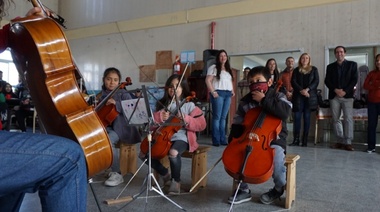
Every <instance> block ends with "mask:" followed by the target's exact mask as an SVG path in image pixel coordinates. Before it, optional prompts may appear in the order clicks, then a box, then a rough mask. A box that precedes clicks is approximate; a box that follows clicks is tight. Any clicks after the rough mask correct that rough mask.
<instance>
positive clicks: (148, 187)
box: [106, 85, 186, 211]
mask: <svg viewBox="0 0 380 212" xmlns="http://www.w3.org/2000/svg"><path fill="white" fill-rule="evenodd" d="M142 93H143V96H144V102H145V106H146V112H147V123H148V124H147V126H146V129H147V131H148V135H147V138H148V158H147V159H145V160H144V161H143V163H142V164H141V166H140V167H139V168H138V170H137V171H136V173H135V174H134V175H133V176H132V178H131V179H130V180H129V182H128V183H127V185H126V186H125V187H124V188H123V190H122V191H121V192H120V194H119V195H118V196H117V197H116V199H115V200H108V201H106V203H107V204H112V203H119V202H123V201H133V200H135V199H137V197H138V196H140V195H141V194H142V193H143V192H144V190H143V189H141V190H140V192H139V193H137V194H135V195H133V196H128V197H126V198H122V199H119V197H120V195H121V194H122V193H123V192H124V190H125V189H126V187H127V186H128V185H129V184H130V182H131V181H132V180H133V179H134V177H135V176H136V174H137V173H138V172H139V171H140V169H141V168H142V166H144V164H145V163H146V162H147V161H148V174H147V176H146V177H145V180H144V182H143V185H142V187H143V186H144V184H146V190H145V191H146V203H148V193H149V191H154V192H156V193H157V194H159V195H160V196H162V197H164V198H165V199H166V200H168V201H169V202H171V203H172V204H174V205H175V206H177V207H178V208H180V209H181V210H183V211H186V210H185V209H184V208H183V207H181V206H180V205H179V204H177V203H176V202H174V201H173V200H171V199H170V198H169V197H167V196H166V195H165V194H164V192H163V191H162V189H161V188H160V186H157V188H155V187H153V186H152V180H153V181H154V183H155V184H156V185H159V184H158V181H157V180H156V178H155V176H154V174H153V172H152V165H151V164H152V157H151V142H152V133H153V131H151V127H152V126H154V125H155V122H154V119H153V115H152V111H151V109H150V105H149V100H148V95H147V94H148V93H150V92H149V91H147V89H146V87H145V85H142ZM139 100H140V97H139V98H138V100H137V101H139ZM137 105H138V104H136V105H135V107H137ZM135 110H136V108H134V111H133V112H132V114H131V115H130V117H128V120H130V119H131V118H132V116H133V114H134V112H135ZM124 115H125V114H124ZM128 124H129V125H133V123H128ZM129 203H130V202H129ZM129 203H127V204H129ZM124 207H125V206H124Z"/></svg>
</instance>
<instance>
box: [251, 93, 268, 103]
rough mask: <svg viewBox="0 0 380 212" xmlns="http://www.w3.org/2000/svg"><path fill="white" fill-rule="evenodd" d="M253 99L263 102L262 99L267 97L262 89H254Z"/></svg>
mask: <svg viewBox="0 0 380 212" xmlns="http://www.w3.org/2000/svg"><path fill="white" fill-rule="evenodd" d="M251 94H252V99H253V100H255V101H256V102H261V100H262V99H263V98H264V97H265V94H264V93H263V92H261V91H252V92H251Z"/></svg>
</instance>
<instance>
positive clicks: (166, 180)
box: [158, 173, 171, 188]
mask: <svg viewBox="0 0 380 212" xmlns="http://www.w3.org/2000/svg"><path fill="white" fill-rule="evenodd" d="M170 180H171V175H170V173H168V174H166V175H165V176H161V175H160V176H159V177H158V184H159V185H160V188H164V187H165V186H169V185H170V183H171V181H170Z"/></svg>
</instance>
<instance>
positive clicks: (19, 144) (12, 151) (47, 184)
mask: <svg viewBox="0 0 380 212" xmlns="http://www.w3.org/2000/svg"><path fill="white" fill-rule="evenodd" d="M12 3H14V2H13V1H12V0H8V1H3V0H0V20H1V18H2V17H3V16H4V15H5V14H6V11H5V8H7V7H9V6H10V4H12ZM30 15H41V9H40V8H37V7H35V8H32V9H31V10H29V11H28V13H27V16H30ZM9 28H10V25H9V24H6V25H4V26H3V28H2V29H0V53H1V52H2V51H4V50H5V49H6V48H7V47H8V33H9ZM86 171H87V169H86V162H85V160H84V153H83V150H82V148H81V147H80V146H79V145H78V144H77V143H75V142H74V141H71V140H69V139H66V138H61V137H57V136H52V135H45V134H43V135H42V134H28V133H14V132H8V131H0V211H19V209H20V206H21V203H22V200H23V198H24V195H25V193H33V192H37V191H38V194H39V197H40V200H41V206H42V210H43V211H54V212H61V211H62V212H64V211H65V212H66V211H83V212H85V211H86V201H87V173H86Z"/></svg>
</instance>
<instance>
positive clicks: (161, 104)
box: [156, 74, 190, 111]
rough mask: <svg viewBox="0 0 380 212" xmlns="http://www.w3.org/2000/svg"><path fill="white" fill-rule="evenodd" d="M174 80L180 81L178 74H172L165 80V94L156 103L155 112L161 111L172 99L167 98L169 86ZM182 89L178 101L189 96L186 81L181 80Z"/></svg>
mask: <svg viewBox="0 0 380 212" xmlns="http://www.w3.org/2000/svg"><path fill="white" fill-rule="evenodd" d="M174 79H178V81H180V80H181V75H178V74H173V75H171V76H170V77H169V78H168V79H167V80H166V83H165V93H164V96H163V97H162V98H161V99H160V100H158V101H157V103H156V111H159V110H161V109H163V108H164V107H165V106H167V105H168V104H169V103H170V102H171V101H172V98H171V97H170V96H169V92H168V90H169V88H170V86H171V85H170V84H171V83H172V81H173V80H174ZM180 86H181V87H182V94H181V96H180V99H181V100H182V99H183V97H187V96H189V95H190V88H189V86H188V85H187V82H186V80H182V82H181V85H180Z"/></svg>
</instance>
